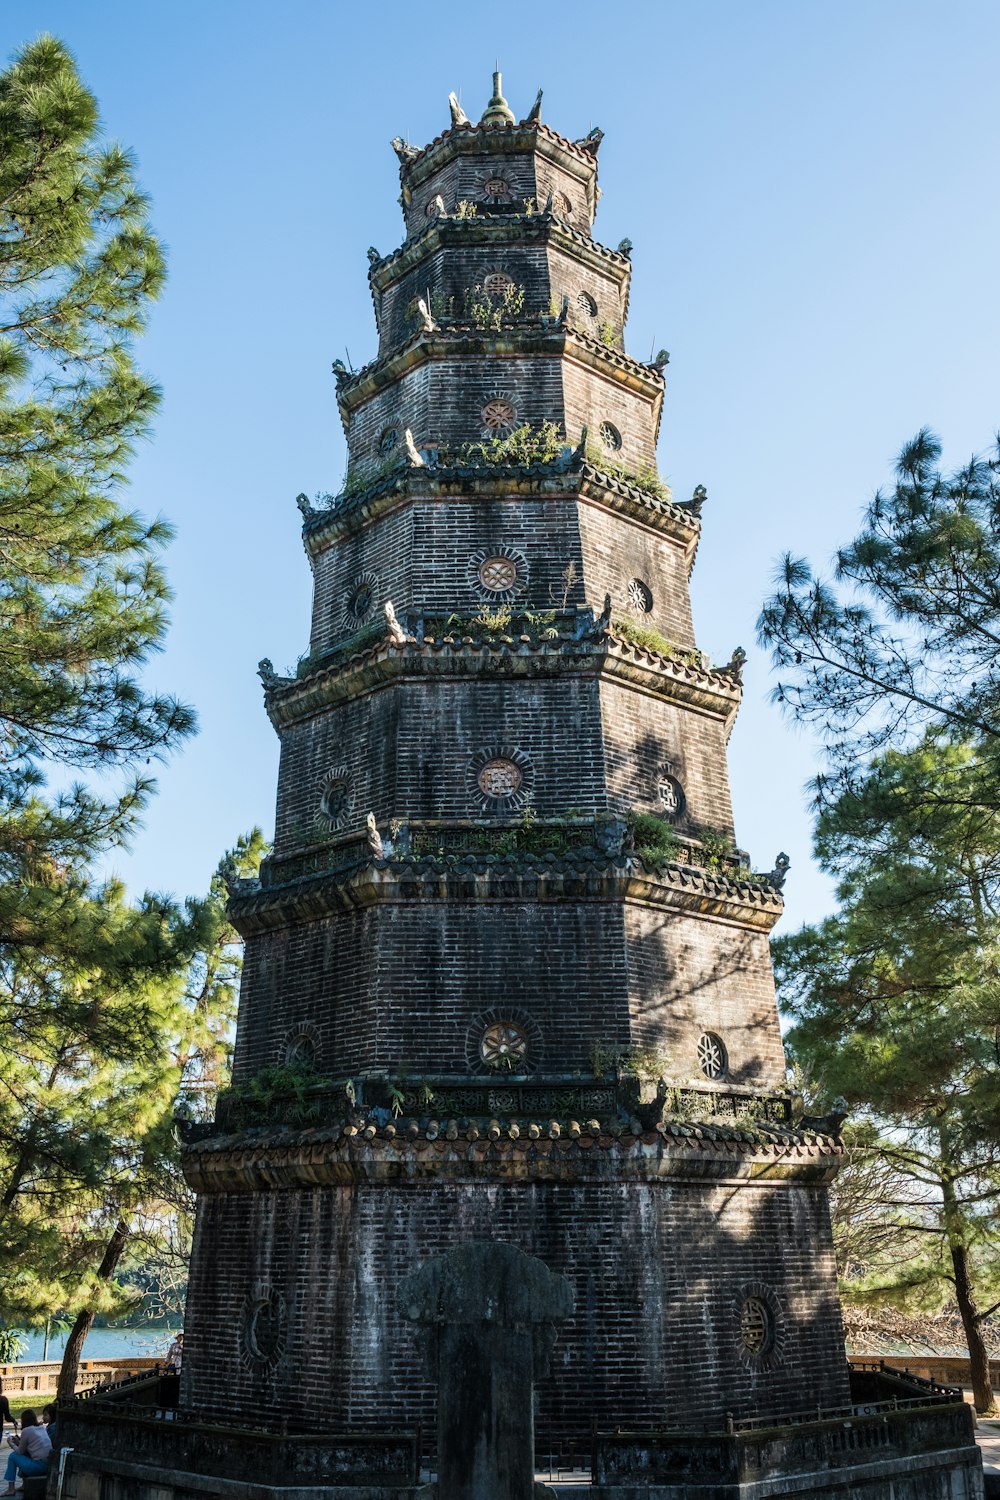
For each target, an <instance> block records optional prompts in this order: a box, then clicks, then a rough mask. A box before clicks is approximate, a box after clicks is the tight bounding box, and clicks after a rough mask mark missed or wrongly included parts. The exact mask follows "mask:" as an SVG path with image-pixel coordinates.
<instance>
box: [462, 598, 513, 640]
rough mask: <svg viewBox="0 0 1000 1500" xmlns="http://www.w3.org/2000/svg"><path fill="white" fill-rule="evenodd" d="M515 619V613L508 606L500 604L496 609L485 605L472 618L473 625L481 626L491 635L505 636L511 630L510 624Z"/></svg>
mask: <svg viewBox="0 0 1000 1500" xmlns="http://www.w3.org/2000/svg"><path fill="white" fill-rule="evenodd" d="M513 618H514V611H513V610H512V609H511V608H510V607H509V605H506V604H498V605H497V606H496V608H495V609H489V608H487V606H486V605H485V604H484V605H483V607H482V609H481V610H479V612H478V613H477V614H475V615H474V616H473V618H472V624H473V625H478V626H480V628H481V629H483V630H485V631H486V632H487V634H489V635H503V634H504V633H505V632H506V631H507V630H509V629H510V622H511V620H512V619H513Z"/></svg>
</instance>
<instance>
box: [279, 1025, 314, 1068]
mask: <svg viewBox="0 0 1000 1500" xmlns="http://www.w3.org/2000/svg"><path fill="white" fill-rule="evenodd" d="M315 1061H316V1043H315V1042H314V1041H313V1039H312V1037H311V1036H309V1035H307V1034H306V1033H305V1032H303V1033H301V1034H300V1035H299V1036H293V1037H292V1039H291V1041H290V1042H289V1043H288V1046H287V1047H286V1048H285V1062H286V1064H287V1065H288V1067H290V1068H311V1067H312V1066H313V1064H314V1063H315Z"/></svg>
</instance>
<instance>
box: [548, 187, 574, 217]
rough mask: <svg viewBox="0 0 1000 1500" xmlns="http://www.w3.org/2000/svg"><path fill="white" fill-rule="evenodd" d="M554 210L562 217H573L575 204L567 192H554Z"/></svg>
mask: <svg viewBox="0 0 1000 1500" xmlns="http://www.w3.org/2000/svg"><path fill="white" fill-rule="evenodd" d="M552 212H553V213H556V214H558V215H559V217H560V218H561V219H569V218H572V216H573V205H572V203H570V201H569V199H568V198H567V197H566V194H565V193H553V194H552Z"/></svg>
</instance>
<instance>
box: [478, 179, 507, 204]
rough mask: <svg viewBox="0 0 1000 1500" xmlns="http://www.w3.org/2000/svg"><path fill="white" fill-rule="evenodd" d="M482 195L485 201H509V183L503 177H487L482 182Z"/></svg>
mask: <svg viewBox="0 0 1000 1500" xmlns="http://www.w3.org/2000/svg"><path fill="white" fill-rule="evenodd" d="M483 197H484V199H485V200H486V202H487V203H509V202H510V183H509V182H507V180H506V179H505V178H503V177H487V179H486V181H485V182H484V183H483Z"/></svg>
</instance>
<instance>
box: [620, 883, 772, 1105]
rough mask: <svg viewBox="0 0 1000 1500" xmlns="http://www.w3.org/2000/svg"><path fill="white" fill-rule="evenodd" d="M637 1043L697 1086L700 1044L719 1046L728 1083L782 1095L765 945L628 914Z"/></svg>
mask: <svg viewBox="0 0 1000 1500" xmlns="http://www.w3.org/2000/svg"><path fill="white" fill-rule="evenodd" d="M625 931H626V947H627V952H628V970H629V994H630V999H631V1005H632V1037H633V1040H634V1042H635V1044H636V1045H637V1046H639V1047H650V1048H652V1049H654V1051H655V1052H657V1053H658V1054H660V1055H661V1056H662V1057H663V1065H664V1067H665V1068H666V1070H667V1075H668V1077H670V1078H671V1079H672V1080H677V1081H685V1080H686V1081H692V1080H694V1081H697V1080H698V1079H699V1078H701V1076H702V1075H701V1073H700V1070H699V1066H698V1053H697V1048H698V1040H699V1038H700V1037H701V1035H702V1033H703V1032H706V1031H711V1032H714V1033H715V1034H716V1035H717V1036H718V1037H720V1038H721V1040H722V1042H723V1044H724V1046H725V1048H726V1051H727V1053H728V1055H729V1069H728V1074H727V1078H728V1081H729V1082H731V1083H737V1084H743V1085H751V1086H753V1087H756V1088H759V1087H762V1086H763V1087H765V1088H774V1089H780V1088H782V1087H783V1085H784V1079H785V1059H784V1054H783V1052H782V1047H781V1033H780V1031H779V1028H778V1015H777V1008H776V1004H775V998H774V979H773V977H772V974H771V960H770V955H769V953H768V947H767V938H766V937H765V936H764V935H763V934H762V933H759V932H747V931H746V930H745V929H743V928H740V927H737V926H736V925H735V924H733V923H729V922H722V921H711V920H709V919H707V918H706V917H690V916H685V915H682V914H680V913H673V912H671V913H665V912H656V911H650V910H648V909H645V908H643V907H639V906H632V905H629V906H627V907H626V908H625Z"/></svg>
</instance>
